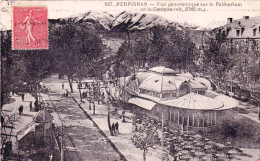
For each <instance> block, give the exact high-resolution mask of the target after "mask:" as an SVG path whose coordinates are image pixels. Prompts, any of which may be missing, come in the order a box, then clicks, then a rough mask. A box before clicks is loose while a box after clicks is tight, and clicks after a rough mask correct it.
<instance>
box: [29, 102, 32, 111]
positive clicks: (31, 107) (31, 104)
mask: <svg viewBox="0 0 260 161" xmlns="http://www.w3.org/2000/svg"><path fill="white" fill-rule="evenodd" d="M29 106H30V111H32V101H31V102H30V105H29Z"/></svg>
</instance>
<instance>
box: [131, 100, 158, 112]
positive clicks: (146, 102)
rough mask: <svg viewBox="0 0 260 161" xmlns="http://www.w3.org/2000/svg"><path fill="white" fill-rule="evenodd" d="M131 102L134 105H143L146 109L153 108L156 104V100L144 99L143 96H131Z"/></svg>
mask: <svg viewBox="0 0 260 161" xmlns="http://www.w3.org/2000/svg"><path fill="white" fill-rule="evenodd" d="M128 102H129V103H132V104H134V105H137V106H139V107H142V108H144V109H146V110H152V109H153V107H154V106H155V105H156V103H155V102H153V101H149V100H145V99H142V98H136V97H135V98H130V99H129V100H128Z"/></svg>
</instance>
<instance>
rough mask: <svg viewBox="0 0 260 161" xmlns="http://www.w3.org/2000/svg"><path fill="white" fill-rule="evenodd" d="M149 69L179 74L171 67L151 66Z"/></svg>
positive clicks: (156, 71) (162, 72) (161, 72)
mask: <svg viewBox="0 0 260 161" xmlns="http://www.w3.org/2000/svg"><path fill="white" fill-rule="evenodd" d="M149 71H151V72H155V73H160V74H177V72H176V71H174V70H172V69H170V68H166V67H163V66H158V67H153V68H150V69H149Z"/></svg>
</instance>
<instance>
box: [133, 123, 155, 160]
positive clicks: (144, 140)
mask: <svg viewBox="0 0 260 161" xmlns="http://www.w3.org/2000/svg"><path fill="white" fill-rule="evenodd" d="M157 128H158V127H157V126H155V127H150V128H148V127H147V126H142V128H141V129H140V130H139V131H135V132H134V133H133V138H132V139H133V141H134V144H135V145H136V147H137V148H140V149H141V150H143V160H144V161H146V153H147V151H148V149H149V148H153V146H154V145H155V143H156V142H157V141H158V134H157Z"/></svg>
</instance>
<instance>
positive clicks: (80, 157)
mask: <svg viewBox="0 0 260 161" xmlns="http://www.w3.org/2000/svg"><path fill="white" fill-rule="evenodd" d="M52 79H54V80H53V81H50V83H48V80H47V81H46V82H47V83H46V82H45V85H46V86H47V87H50V86H51V90H50V94H49V98H45V99H46V100H47V101H51V102H53V105H54V107H55V108H56V109H54V108H53V111H52V114H53V116H54V119H55V120H54V121H55V123H56V126H57V127H58V128H59V129H60V132H61V122H60V119H61V120H62V122H63V125H64V128H63V129H64V134H65V135H64V145H65V147H66V148H65V158H66V160H68V161H71V160H73V161H92V160H93V161H94V160H95V161H104V160H106V161H109V160H111V161H119V160H124V159H123V158H122V157H121V156H120V155H119V154H118V152H117V151H115V149H114V147H113V146H111V142H109V141H108V140H107V139H106V138H105V137H104V135H102V131H100V129H99V128H97V127H96V126H95V125H94V124H93V122H92V121H91V119H90V118H89V117H88V115H86V114H85V113H83V111H82V110H81V109H80V108H79V107H78V104H77V103H76V102H75V101H74V100H73V99H72V97H68V98H66V97H62V94H63V93H65V90H63V89H62V88H61V84H59V83H56V84H52V82H55V81H56V80H55V78H52ZM58 81H61V80H58ZM64 81H65V80H64ZM61 82H62V81H61ZM65 87H66V88H67V87H68V86H67V84H66V85H65ZM75 89H76V88H75Z"/></svg>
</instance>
